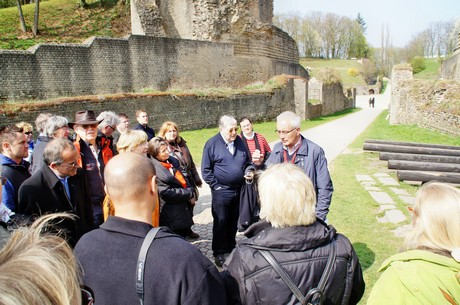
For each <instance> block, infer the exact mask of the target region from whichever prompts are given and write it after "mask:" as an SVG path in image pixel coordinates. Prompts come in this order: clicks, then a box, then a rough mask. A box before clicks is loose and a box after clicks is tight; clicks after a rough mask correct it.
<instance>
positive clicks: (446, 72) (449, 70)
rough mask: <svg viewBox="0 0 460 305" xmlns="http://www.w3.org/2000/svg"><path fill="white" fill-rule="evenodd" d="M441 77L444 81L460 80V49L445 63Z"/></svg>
mask: <svg viewBox="0 0 460 305" xmlns="http://www.w3.org/2000/svg"><path fill="white" fill-rule="evenodd" d="M441 75H442V78H444V79H456V80H460V49H458V50H457V51H456V52H455V53H454V55H452V56H451V57H449V58H447V59H445V60H444V61H443V63H442V66H441Z"/></svg>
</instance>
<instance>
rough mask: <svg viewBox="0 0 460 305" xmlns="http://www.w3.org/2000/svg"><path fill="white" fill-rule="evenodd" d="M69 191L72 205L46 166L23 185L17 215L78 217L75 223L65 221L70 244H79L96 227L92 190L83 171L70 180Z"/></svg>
mask: <svg viewBox="0 0 460 305" xmlns="http://www.w3.org/2000/svg"><path fill="white" fill-rule="evenodd" d="M67 182H68V184H69V190H70V201H69V199H68V198H67V196H66V194H65V190H64V185H63V184H62V183H61V182H60V181H59V179H58V177H57V176H56V175H55V174H54V173H53V172H52V171H51V169H50V168H49V167H48V166H46V165H43V166H42V167H41V168H40V169H39V170H38V171H37V172H36V173H35V174H34V175H32V177H30V178H29V179H27V180H26V181H24V183H23V184H22V185H21V187H20V188H19V203H18V213H20V214H26V215H36V216H40V215H44V214H47V213H56V212H70V213H72V214H75V215H76V216H78V218H77V220H76V221H75V222H73V221H65V222H64V223H63V227H64V228H65V229H67V230H69V232H70V236H69V237H70V240H69V241H70V243H71V244H73V245H74V244H75V243H76V241H77V240H78V239H79V238H80V237H81V236H82V235H83V234H85V233H86V232H88V231H90V230H91V228H92V224H93V210H92V206H91V201H90V194H89V187H88V184H87V181H86V177H85V175H84V174H83V171H82V169H80V168H79V169H78V171H77V174H76V175H75V176H73V177H69V178H68V180H67Z"/></svg>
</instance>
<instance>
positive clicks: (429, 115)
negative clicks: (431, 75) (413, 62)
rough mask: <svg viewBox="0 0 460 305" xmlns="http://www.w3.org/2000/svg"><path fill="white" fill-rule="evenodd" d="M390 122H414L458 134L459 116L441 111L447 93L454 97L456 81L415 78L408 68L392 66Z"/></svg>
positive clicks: (459, 85)
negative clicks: (393, 67)
mask: <svg viewBox="0 0 460 305" xmlns="http://www.w3.org/2000/svg"><path fill="white" fill-rule="evenodd" d="M391 88H392V90H391V105H390V124H391V125H395V124H406V125H418V126H420V127H424V128H428V129H431V130H436V131H439V132H442V133H446V134H450V135H456V136H457V135H460V115H457V114H455V113H452V112H451V111H446V110H445V111H442V110H440V109H441V106H445V105H443V104H446V103H447V104H448V103H450V102H452V100H450V101H449V99H450V98H449V96H450V95H451V94H450V93H451V92H455V93H454V94H455V95H456V96H458V94H459V93H460V83H459V82H458V81H455V80H447V81H438V82H436V83H434V84H433V82H432V81H424V80H415V79H413V78H412V71H411V70H404V69H403V70H400V69H393V71H392V83H391Z"/></svg>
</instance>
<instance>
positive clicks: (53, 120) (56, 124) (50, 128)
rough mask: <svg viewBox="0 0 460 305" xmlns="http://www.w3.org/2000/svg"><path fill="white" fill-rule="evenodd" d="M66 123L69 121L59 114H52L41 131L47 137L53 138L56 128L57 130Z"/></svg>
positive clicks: (66, 124)
mask: <svg viewBox="0 0 460 305" xmlns="http://www.w3.org/2000/svg"><path fill="white" fill-rule="evenodd" d="M68 124H69V121H68V120H67V119H66V118H65V117H63V116H60V115H53V116H52V117H50V118H49V119H48V121H47V122H46V124H45V127H44V128H43V131H44V132H45V134H46V135H47V136H48V137H50V138H53V137H54V133H55V132H56V130H58V129H59V128H62V127H65V126H68Z"/></svg>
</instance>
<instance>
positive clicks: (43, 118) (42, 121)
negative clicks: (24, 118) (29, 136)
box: [35, 113, 53, 133]
mask: <svg viewBox="0 0 460 305" xmlns="http://www.w3.org/2000/svg"><path fill="white" fill-rule="evenodd" d="M52 116H53V115H52V114H51V113H40V114H39V115H38V116H37V118H36V119H35V129H37V132H38V133H42V132H44V131H45V125H46V122H47V121H48V119H49V118H50V117H52Z"/></svg>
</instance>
